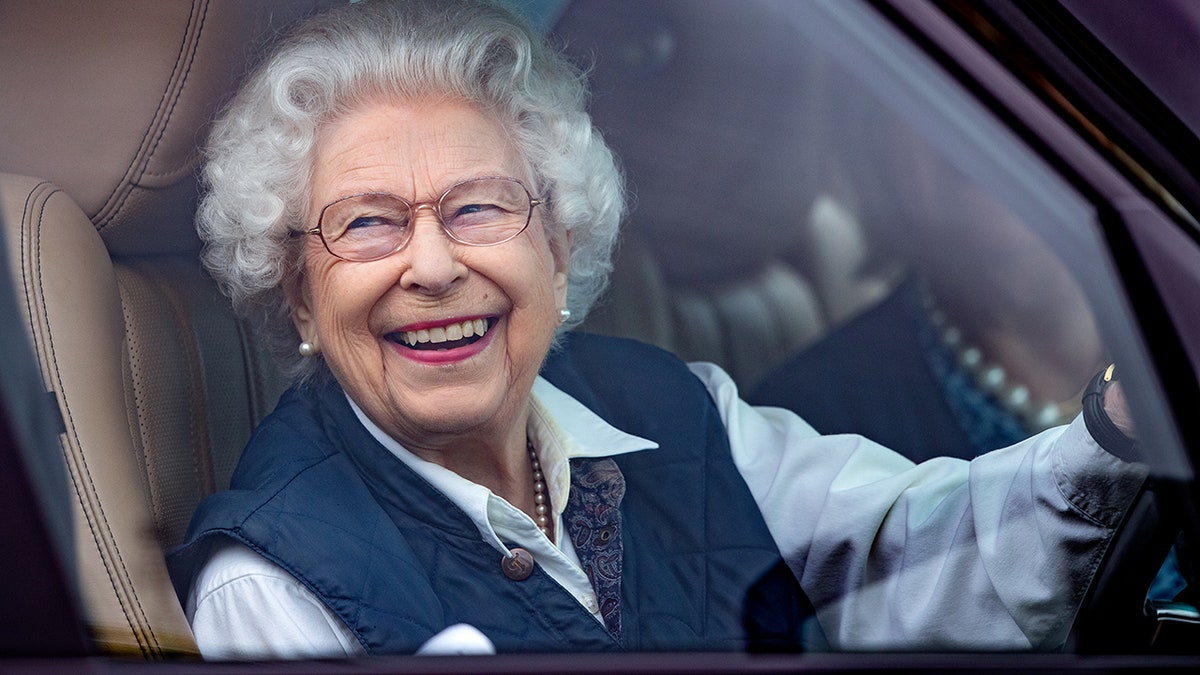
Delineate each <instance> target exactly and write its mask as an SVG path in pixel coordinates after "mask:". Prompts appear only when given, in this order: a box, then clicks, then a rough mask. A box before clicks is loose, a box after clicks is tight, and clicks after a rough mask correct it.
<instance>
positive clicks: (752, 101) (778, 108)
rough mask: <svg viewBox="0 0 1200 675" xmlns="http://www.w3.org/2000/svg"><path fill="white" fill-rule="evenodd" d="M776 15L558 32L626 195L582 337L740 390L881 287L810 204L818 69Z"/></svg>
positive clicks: (854, 226)
mask: <svg viewBox="0 0 1200 675" xmlns="http://www.w3.org/2000/svg"><path fill="white" fill-rule="evenodd" d="M700 4H703V7H702V8H700V7H699V5H700ZM788 5H789V3H779V2H774V1H773V0H746V1H745V2H737V3H730V2H724V1H722V0H707V1H705V0H663V1H660V2H655V3H645V2H639V1H638V0H575V1H574V2H571V3H570V4H568V5H567V6H566V8H565V9H564V11H563V14H562V16H561V18H560V20H559V22H558V24H557V25H556V27H555V31H554V32H555V35H556V37H557V39H558V40H560V41H561V42H562V43H563V44H564V46H565V49H566V51H567V53H568V54H569V55H570V56H571V57H572V58H573V59H574V60H575V61H577V62H578V64H579V65H580V66H582V67H583V68H585V70H586V72H587V74H588V76H589V79H590V84H591V88H592V92H593V100H592V104H591V113H592V117H593V120H594V121H595V123H596V126H597V127H598V129H599V130H600V132H601V133H603V134H604V136H605V139H606V140H607V141H608V142H609V144H610V145H611V146H612V147H613V148H614V150H615V151H616V154H617V156H618V157H619V158H620V160H621V162H622V165H623V168H624V170H625V172H626V175H627V178H628V181H629V188H630V192H631V200H630V201H631V212H630V216H629V219H628V222H627V223H626V225H625V227H624V230H623V233H622V238H621V244H620V247H619V250H618V255H617V257H616V260H615V264H614V265H615V267H614V272H613V275H612V279H611V287H610V290H609V294H608V296H607V297H606V298H605V299H604V300H603V301H602V302H601V303H600V304H599V306H598V307H597V308H596V310H595V311H594V312H593V313H592V314H591V315H590V317H589V318H588V320H587V322H586V323H585V325H584V328H585V329H588V330H593V331H596V332H601V333H607V334H615V335H621V336H625V337H634V338H638V339H642V340H645V341H648V342H651V343H654V344H657V345H659V346H662V347H664V348H666V349H668V350H671V351H673V352H675V353H676V354H677V355H679V356H680V357H682V358H684V359H686V360H704V361H712V362H715V363H717V364H719V365H721V366H722V367H723V368H724V369H725V370H726V371H727V372H729V374H730V375H731V376H732V377H733V378H734V380H735V381H737V382H738V384H739V385H740V386H741V387H742V389H743V390H748V389H749V388H751V387H752V385H753V384H754V383H755V382H756V381H757V380H758V378H759V377H761V376H762V375H764V374H765V373H767V372H768V371H769V370H770V369H771V368H772V367H773V366H776V365H778V364H779V363H781V362H782V361H784V360H785V359H787V358H788V357H789V356H791V355H792V354H795V353H796V352H798V351H799V350H801V349H803V348H804V347H806V346H808V345H809V344H811V343H813V342H814V341H816V340H817V338H819V337H820V336H822V335H823V334H825V332H826V331H827V330H828V329H829V328H830V327H831V326H832V325H833V324H834V323H836V322H840V321H843V320H845V319H846V318H848V317H849V316H852V315H853V314H855V313H856V312H858V311H860V310H861V309H863V308H864V307H866V306H868V305H870V304H872V303H873V302H875V301H878V300H879V299H880V298H881V297H883V296H884V295H886V293H887V291H888V289H889V288H890V285H891V282H890V281H889V280H887V279H883V278H877V277H875V276H872V275H870V274H864V272H863V269H862V263H863V261H865V260H866V259H867V258H868V257H869V255H870V252H869V250H868V248H867V241H866V239H865V237H864V234H863V232H862V231H861V227H860V226H859V224H858V223H857V222H856V221H854V219H853V218H848V217H845V216H846V213H845V211H844V209H842V210H839V209H838V208H836V205H833V204H831V202H830V200H829V199H828V198H823V197H822V190H823V188H824V187H825V185H824V181H825V179H826V176H825V175H824V170H823V166H822V162H823V157H824V155H823V154H822V153H823V150H824V146H825V144H826V143H827V142H828V141H827V139H824V138H822V130H823V129H825V128H826V126H827V125H826V124H824V123H823V122H822V119H821V116H822V115H823V114H825V113H827V111H826V110H825V109H823V108H822V103H823V101H822V97H821V92H822V91H823V90H824V89H825V88H827V87H828V86H829V83H828V82H826V80H827V79H828V78H829V72H830V71H829V69H828V68H827V64H826V61H827V57H826V56H824V55H823V54H821V53H820V52H819V51H818V50H817V49H816V48H814V47H813V46H812V45H810V44H808V43H807V42H806V41H805V40H804V39H803V36H802V35H801V34H800V32H799V31H798V30H797V28H796V26H795V25H794V22H795V21H796V20H797V18H796V16H795V12H794V11H792V8H790V7H789V6H788Z"/></svg>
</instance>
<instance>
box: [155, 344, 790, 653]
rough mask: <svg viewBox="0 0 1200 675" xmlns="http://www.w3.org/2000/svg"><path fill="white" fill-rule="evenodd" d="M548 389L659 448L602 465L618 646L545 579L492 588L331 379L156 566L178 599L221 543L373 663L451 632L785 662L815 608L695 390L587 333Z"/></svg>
mask: <svg viewBox="0 0 1200 675" xmlns="http://www.w3.org/2000/svg"><path fill="white" fill-rule="evenodd" d="M543 375H544V376H545V377H546V378H547V379H549V380H550V381H551V382H552V383H554V384H555V385H556V386H558V387H559V388H560V389H562V390H564V391H565V392H567V393H568V394H570V395H571V396H573V397H575V398H576V399H578V400H579V401H580V402H582V403H583V404H584V405H586V406H588V407H589V408H590V409H592V410H593V411H595V412H596V413H597V414H598V415H599V416H601V417H602V418H604V419H605V420H606V421H608V422H609V423H610V424H612V425H614V426H616V427H617V428H619V429H622V430H624V431H626V432H628V433H631V434H636V435H638V436H642V437H644V438H650V439H653V440H655V441H657V442H658V443H659V444H660V446H661V447H660V448H659V449H657V450H647V451H642V452H636V453H631V454H628V455H621V456H617V457H615V458H614V459H615V460H616V462H617V464H618V466H619V467H620V469H621V471H622V473H623V475H624V477H625V482H626V493H625V498H624V500H623V501H622V503H621V513H622V519H623V535H622V541H623V544H624V556H623V557H624V560H623V564H624V569H623V575H622V580H621V623H622V633H621V641H620V642H618V641H617V640H615V639H614V638H613V637H612V636H611V635H610V634H609V633H608V631H606V630H605V629H604V627H603V626H601V625H600V624H599V623H598V622H597V621H596V620H595V619H594V618H593V617H592V616H591V615H590V614H589V613H588V612H587V611H586V610H585V609H584V608H583V607H581V606H580V605H579V603H578V602H577V601H576V600H575V599H574V598H573V597H572V596H571V595H570V594H568V593H567V592H566V591H565V590H564V589H563V588H562V587H561V586H559V585H558V584H557V583H556V582H555V581H554V580H553V579H551V578H550V577H549V576H548V575H546V574H545V573H544V572H542V571H541V569H540V568H538V569H535V571H534V573H533V575H532V576H530V577H529V578H528V579H525V580H524V581H511V580H509V579H508V578H507V577H505V576H504V575H503V573H502V571H501V568H500V564H499V563H500V556H501V554H500V553H499V552H497V551H496V550H495V549H494V548H492V547H491V546H490V545H488V544H486V543H484V542H483V541H482V540H481V538H480V536H479V532H478V530H477V528H476V527H475V526H474V525H473V524H472V523H471V521H470V520H469V519H468V518H467V516H466V515H465V514H464V513H462V512H461V511H460V510H459V509H458V508H457V507H455V506H454V505H453V504H451V503H450V502H449V501H448V500H447V499H446V498H445V497H444V496H442V495H441V494H440V493H439V492H437V491H436V490H434V489H433V488H432V486H430V485H429V484H427V483H425V482H424V481H423V480H422V479H421V478H419V477H418V476H417V475H416V474H415V473H413V472H412V471H411V470H410V469H408V468H407V467H406V466H405V465H404V464H403V463H402V462H400V461H399V460H397V459H396V458H395V457H393V456H392V455H391V454H390V453H389V452H388V451H387V450H386V449H385V448H383V447H382V446H381V445H379V443H378V442H376V441H375V440H374V438H372V437H371V435H370V434H369V433H368V432H367V431H366V429H364V428H363V427H362V425H361V424H359V423H358V421H357V419H355V417H354V414H353V411H351V410H350V407H349V405H348V404H347V403H346V401H345V398H344V396H343V394H342V392H341V390H340V389H339V388H338V387H337V385H336V384H334V383H330V382H327V383H325V384H322V385H318V386H316V387H312V388H308V389H303V390H296V389H293V390H290V391H289V392H287V393H286V394H285V395H284V397H283V398H282V399H281V400H280V403H279V406H278V407H277V408H276V410H275V411H274V412H273V413H272V414H271V415H270V416H268V418H267V419H265V420H264V421H263V423H262V424H261V425H260V427H259V429H258V430H257V431H256V432H255V435H254V437H253V439H252V440H251V442H250V444H249V445H248V446H247V448H246V451H245V453H244V455H243V457H242V460H241V462H240V464H239V465H238V468H237V471H236V472H235V475H234V479H233V484H232V486H231V489H230V490H228V491H225V492H221V493H218V494H216V495H213V496H211V497H209V498H208V499H206V500H205V501H204V502H203V503H202V504H201V505H200V507H199V509H197V512H196V514H195V516H194V518H193V520H192V526H191V529H190V531H189V533H188V538H187V543H186V544H185V545H184V546H183V547H181V548H180V549H179V550H177V551H176V552H174V553H173V554H172V555H171V556H170V560H169V562H170V566H171V572H172V576H173V578H174V579H175V583H176V590H177V591H178V593H179V595H180V597H181V598H186V597H187V590H188V588H187V585H188V584H189V583H190V582H191V579H192V577H193V574H194V572H195V571H196V569H197V568H198V566H199V565H200V564H202V563H203V562H204V560H205V559H206V557H207V551H208V549H209V546H208V545H209V544H210V543H212V542H214V541H216V540H218V538H220V537H233V538H234V539H237V540H239V541H241V542H243V543H244V544H246V545H247V546H249V547H250V548H252V549H254V550H256V551H258V552H259V553H260V554H262V555H263V556H265V557H266V558H268V559H270V560H273V561H274V562H276V563H278V564H279V565H281V566H282V567H284V568H285V569H287V570H288V571H289V572H290V573H291V574H292V575H294V576H295V577H296V578H297V579H299V580H300V581H301V582H302V583H303V584H304V585H305V586H307V587H308V588H309V589H310V590H311V591H313V592H314V593H316V595H317V596H318V597H320V598H321V599H322V600H323V601H324V602H325V604H326V605H327V606H328V607H329V608H330V609H332V610H333V611H334V612H335V613H336V614H337V615H338V616H339V617H341V619H342V620H343V621H344V622H345V623H346V625H347V626H348V627H349V628H350V630H351V631H352V632H353V633H354V634H355V635H356V636H357V637H358V639H359V641H360V642H361V643H362V644H363V646H364V647H365V648H366V649H367V651H369V652H371V653H411V652H413V651H415V650H416V649H417V648H418V647H420V645H421V644H422V643H424V642H425V641H426V640H427V639H428V638H430V637H432V636H433V635H435V634H436V633H438V632H439V631H441V630H442V629H443V628H445V627H446V626H449V625H451V624H455V623H460V622H462V623H468V624H471V625H473V626H475V627H476V628H478V629H479V630H481V631H482V632H483V633H484V634H485V635H487V636H488V637H489V638H490V639H491V640H492V641H493V642H494V643H495V644H496V647H497V649H498V650H499V651H500V652H518V651H521V652H561V651H580V650H594V651H601V650H616V649H629V650H791V649H798V648H799V647H800V642H801V640H800V637H801V633H802V628H805V627H806V626H805V625H804V624H805V623H806V621H805V620H806V619H810V618H811V614H812V611H811V607H810V605H809V603H808V601H807V599H806V598H805V596H804V594H803V592H802V591H801V590H800V588H799V585H798V584H797V583H796V581H795V578H794V577H793V576H792V574H791V573H790V572H789V570H788V569H787V567H786V566H785V565H784V564H783V562H782V560H781V558H780V555H779V552H778V550H777V548H776V546H775V544H774V542H773V540H772V539H771V537H770V534H769V533H768V531H767V528H766V525H765V524H764V523H763V519H762V517H761V515H760V514H759V513H758V509H757V506H756V505H755V503H754V501H753V498H752V497H751V495H750V492H749V489H748V488H747V487H746V485H745V483H744V481H743V480H742V478H741V476H740V475H739V474H738V472H737V470H736V468H735V467H734V466H733V463H732V460H731V458H730V451H729V444H728V439H727V437H726V435H725V429H724V427H723V425H722V423H721V420H720V418H719V416H718V413H717V410H716V408H715V406H714V405H713V403H712V400H711V398H710V397H709V396H708V392H707V390H706V389H705V388H704V386H703V384H702V383H701V382H700V381H699V380H697V379H696V378H695V377H694V376H692V374H691V373H690V372H689V371H688V370H687V368H686V366H684V365H683V364H682V363H681V362H679V361H678V360H677V359H675V358H674V357H673V356H670V355H669V354H667V353H665V352H662V351H660V350H658V349H655V348H653V347H649V346H646V345H642V344H640V343H636V342H631V341H626V340H617V339H613V338H602V337H597V336H589V335H583V334H574V335H571V336H569V337H568V338H567V339H566V340H565V341H564V343H563V345H562V347H561V349H558V350H556V351H555V352H554V353H553V354H552V355H551V357H550V358H549V359H548V361H547V363H546V365H545V367H544V368H543Z"/></svg>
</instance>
